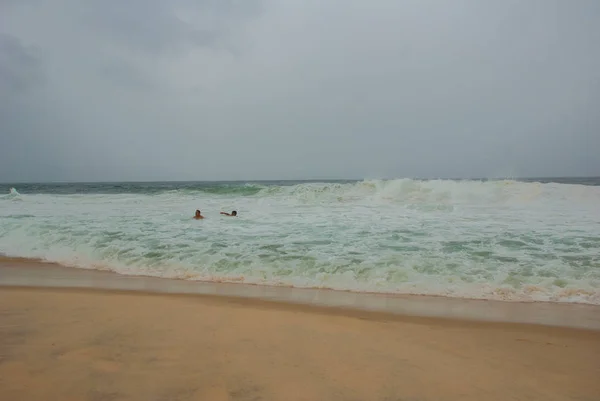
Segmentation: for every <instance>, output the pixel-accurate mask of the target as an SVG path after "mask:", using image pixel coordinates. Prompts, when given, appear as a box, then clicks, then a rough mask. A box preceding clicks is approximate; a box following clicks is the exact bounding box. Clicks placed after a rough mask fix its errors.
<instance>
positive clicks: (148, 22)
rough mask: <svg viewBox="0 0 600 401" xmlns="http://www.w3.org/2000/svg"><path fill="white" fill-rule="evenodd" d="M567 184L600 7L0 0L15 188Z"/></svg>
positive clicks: (6, 150) (590, 113) (594, 94)
mask: <svg viewBox="0 0 600 401" xmlns="http://www.w3.org/2000/svg"><path fill="white" fill-rule="evenodd" d="M571 175H600V1H598V0H589V1H588V0H573V1H564V0H521V1H515V0H498V1H481V0H472V1H461V0H454V1H447V0H437V1H429V0H405V1H402V0H370V1H365V0H270V1H261V0H238V1H234V0H212V1H211V0H196V1H192V0H94V1H92V0H0V181H4V182H7V181H8V182H16V181H48V180H51V181H56V180H58V181H96V180H112V181H114V180H224V179H232V180H236V179H301V178H383V177H387V178H392V177H518V176H571Z"/></svg>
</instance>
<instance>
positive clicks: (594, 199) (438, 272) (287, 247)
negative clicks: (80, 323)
mask: <svg viewBox="0 0 600 401" xmlns="http://www.w3.org/2000/svg"><path fill="white" fill-rule="evenodd" d="M196 209H200V210H201V211H202V214H203V215H204V216H205V219H204V220H194V219H193V218H192V217H193V215H194V212H195V210H196ZM232 210H236V211H238V217H226V216H222V215H220V214H219V212H221V211H225V212H231V211H232ZM0 254H1V255H4V256H7V257H22V258H31V259H41V260H43V261H47V262H55V263H59V264H62V265H65V266H72V267H78V268H84V269H99V270H110V271H114V272H116V273H120V274H124V275H143V276H155V277H164V278H177V279H185V280H198V281H212V282H235V283H250V284H261V285H274V286H289V287H309V288H327V289H333V290H345V291H360V292H374V293H390V294H426V295H438V296H447V297H460V298H474V299H495V300H506V301H551V302H576V303H588V304H597V305H598V304H600V178H562V179H527V180H413V179H392V180H363V181H278V182H274V181H269V182H261V181H255V182H157V183H148V182H145V183H77V184H73V183H69V184H0Z"/></svg>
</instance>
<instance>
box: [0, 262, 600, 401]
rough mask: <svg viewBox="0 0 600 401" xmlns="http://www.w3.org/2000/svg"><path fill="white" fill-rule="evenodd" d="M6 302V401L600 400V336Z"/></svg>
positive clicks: (122, 300)
mask: <svg viewBox="0 0 600 401" xmlns="http://www.w3.org/2000/svg"><path fill="white" fill-rule="evenodd" d="M6 272H7V271H6V270H2V273H3V276H2V277H3V278H6V277H7V273H6ZM115 276H116V277H117V279H118V276H117V275H115ZM0 281H1V280H0ZM0 299H1V300H2V301H1V302H0V394H2V399H6V400H24V401H25V400H144V401H146V400H181V401H183V400H388V401H391V400H578V401H593V400H597V399H598V397H599V395H600V382H598V377H600V331H597V330H589V329H588V330H586V329H581V328H570V327H553V326H547V325H536V324H518V323H501V322H484V321H476V320H464V319H448V318H435V317H418V316H403V315H401V314H393V313H387V312H376V311H368V310H358V309H356V310H352V309H348V308H339V307H324V306H315V305H302V304H294V303H285V302H278V301H269V300H261V299H257V298H239V297H238V298H236V297H230V296H214V295H206V294H204V295H202V294H173V293H170V294H166V293H162V294H161V293H150V292H147V291H146V292H144V291H123V290H115V289H113V290H108V289H98V288H97V289H93V288H71V289H69V288H49V287H47V288H44V287H23V286H14V285H13V286H0ZM595 311H597V309H595Z"/></svg>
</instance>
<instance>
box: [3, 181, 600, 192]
mask: <svg viewBox="0 0 600 401" xmlns="http://www.w3.org/2000/svg"><path fill="white" fill-rule="evenodd" d="M360 181H361V180H282V181H261V180H258V181H164V182H160V181H158V182H93V183H85V182H80V183H0V193H8V192H9V191H10V189H11V188H17V189H18V191H19V193H21V194H27V193H32V194H33V193H40V194H42V193H46V194H64V195H68V194H118V193H140V194H156V193H161V192H165V191H175V190H188V191H204V192H207V193H211V192H212V193H227V192H232V191H233V192H235V191H236V190H237V189H239V188H240V187H244V186H247V187H248V186H252V185H256V187H257V188H258V187H266V186H293V185H299V184H309V183H338V184H346V183H356V182H360ZM425 181H435V180H425ZM449 181H481V182H485V181H500V180H488V179H468V180H461V179H453V180H449ZM515 181H520V182H531V183H534V182H539V183H543V184H546V183H558V184H573V185H592V186H600V177H566V178H565V177H561V178H551V177H550V178H548V177H547V178H521V179H517V180H515ZM241 192H244V191H241ZM245 193H248V194H252V190H251V189H249V190H247V191H245Z"/></svg>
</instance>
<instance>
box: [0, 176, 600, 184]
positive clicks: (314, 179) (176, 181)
mask: <svg viewBox="0 0 600 401" xmlns="http://www.w3.org/2000/svg"><path fill="white" fill-rule="evenodd" d="M573 178H588V179H589V178H600V175H589V176H588V175H577V176H520V177H394V178H390V177H381V178H374V177H372V178H366V177H365V178H300V179H292V178H286V179H236V180H231V179H230V180H124V181H113V180H92V181H69V180H66V181H59V180H48V181H0V185H8V184H142V183H148V184H156V183H166V182H170V183H194V182H198V183H200V182H213V183H218V182H223V183H225V182H286V181H287V182H289V181H357V182H358V181H367V180H384V181H389V180H402V179H410V180H448V181H458V180H488V181H489V180H523V179H525V180H534V179H539V180H549V179H573Z"/></svg>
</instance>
